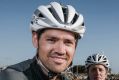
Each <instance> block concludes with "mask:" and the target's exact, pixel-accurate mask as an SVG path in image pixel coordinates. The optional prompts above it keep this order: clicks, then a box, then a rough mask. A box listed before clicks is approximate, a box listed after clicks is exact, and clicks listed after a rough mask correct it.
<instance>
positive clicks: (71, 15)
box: [30, 2, 85, 37]
mask: <svg viewBox="0 0 119 80" xmlns="http://www.w3.org/2000/svg"><path fill="white" fill-rule="evenodd" d="M30 27H31V30H32V31H37V30H39V29H43V28H56V29H63V30H67V31H71V32H75V33H78V34H79V35H80V37H83V34H84V32H85V26H84V19H83V16H82V15H81V14H78V13H77V12H76V11H75V9H74V8H73V7H72V6H71V5H67V6H63V5H61V4H59V3H57V2H52V3H50V5H46V6H44V5H41V6H39V7H38V8H37V9H36V10H35V12H34V14H33V17H32V21H31V23H30Z"/></svg>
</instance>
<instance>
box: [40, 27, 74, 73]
mask: <svg viewBox="0 0 119 80" xmlns="http://www.w3.org/2000/svg"><path fill="white" fill-rule="evenodd" d="M38 46H39V47H38V57H39V59H40V60H41V62H42V63H43V65H44V66H45V67H46V68H48V69H49V70H51V71H54V72H57V73H58V72H62V71H63V70H65V69H66V68H67V67H68V66H69V65H70V63H71V62H72V59H73V56H74V53H75V46H76V40H75V38H74V34H73V33H71V32H67V31H63V30H57V29H48V30H46V31H45V32H44V33H42V35H41V37H40V38H39V41H38Z"/></svg>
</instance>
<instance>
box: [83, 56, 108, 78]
mask: <svg viewBox="0 0 119 80" xmlns="http://www.w3.org/2000/svg"><path fill="white" fill-rule="evenodd" d="M85 66H86V70H87V74H88V80H106V79H107V75H108V71H109V61H108V59H107V57H106V56H105V55H103V54H93V55H91V56H89V57H88V58H87V59H86V61H85Z"/></svg>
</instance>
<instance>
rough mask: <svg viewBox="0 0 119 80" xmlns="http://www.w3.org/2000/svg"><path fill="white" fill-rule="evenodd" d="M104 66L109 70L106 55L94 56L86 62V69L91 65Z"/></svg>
mask: <svg viewBox="0 0 119 80" xmlns="http://www.w3.org/2000/svg"><path fill="white" fill-rule="evenodd" d="M94 64H102V65H104V66H105V67H107V68H109V61H108V59H107V57H106V56H105V55H102V54H93V55H91V56H89V57H88V58H87V60H86V61H85V67H86V68H88V67H89V66H90V65H94Z"/></svg>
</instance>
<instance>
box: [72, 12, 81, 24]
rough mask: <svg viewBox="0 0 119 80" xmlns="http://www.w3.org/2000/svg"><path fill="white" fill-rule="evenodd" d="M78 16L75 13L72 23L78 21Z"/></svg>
mask: <svg viewBox="0 0 119 80" xmlns="http://www.w3.org/2000/svg"><path fill="white" fill-rule="evenodd" d="M78 17H79V16H78V15H77V14H75V15H74V18H73V20H72V21H71V23H72V24H74V23H75V22H76V21H77V19H78Z"/></svg>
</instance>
